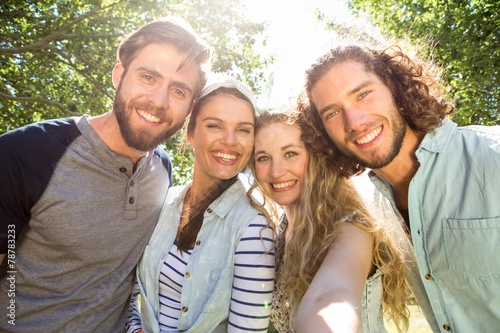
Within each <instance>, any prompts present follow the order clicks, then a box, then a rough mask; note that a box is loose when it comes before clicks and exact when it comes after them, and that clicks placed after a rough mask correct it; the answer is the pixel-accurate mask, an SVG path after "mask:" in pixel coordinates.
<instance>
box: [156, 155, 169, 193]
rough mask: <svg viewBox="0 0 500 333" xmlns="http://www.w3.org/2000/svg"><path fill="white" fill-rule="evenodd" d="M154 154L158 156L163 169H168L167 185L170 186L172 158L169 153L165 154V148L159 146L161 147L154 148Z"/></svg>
mask: <svg viewBox="0 0 500 333" xmlns="http://www.w3.org/2000/svg"><path fill="white" fill-rule="evenodd" d="M155 155H156V156H158V157H159V158H160V159H161V161H162V163H163V166H164V167H165V169H167V171H168V179H169V182H168V183H169V187H171V186H172V182H173V178H172V158H171V157H170V155H169V154H167V152H166V151H165V149H163V148H161V147H157V148H156V149H155Z"/></svg>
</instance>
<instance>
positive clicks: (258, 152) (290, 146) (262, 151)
mask: <svg viewBox="0 0 500 333" xmlns="http://www.w3.org/2000/svg"><path fill="white" fill-rule="evenodd" d="M292 147H298V148H301V146H297V145H294V144H293V143H290V144H288V145H286V146H283V147H281V149H280V150H281V151H283V150H287V149H289V148H292ZM265 153H266V151H265V150H259V151H256V152H255V153H254V154H255V155H258V154H265Z"/></svg>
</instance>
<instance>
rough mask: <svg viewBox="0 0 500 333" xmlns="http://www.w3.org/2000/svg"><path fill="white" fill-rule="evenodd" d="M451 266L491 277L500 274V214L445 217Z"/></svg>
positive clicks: (482, 276) (447, 258) (444, 237)
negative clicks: (456, 217) (462, 217)
mask: <svg viewBox="0 0 500 333" xmlns="http://www.w3.org/2000/svg"><path fill="white" fill-rule="evenodd" d="M443 242H444V245H445V252H446V260H447V262H448V268H450V269H453V270H455V271H457V272H460V273H462V274H465V275H467V276H470V277H475V278H477V279H480V280H483V281H487V280H492V279H497V278H500V260H498V255H499V254H500V217H494V218H488V219H474V220H454V219H443Z"/></svg>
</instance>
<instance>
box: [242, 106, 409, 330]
mask: <svg viewBox="0 0 500 333" xmlns="http://www.w3.org/2000/svg"><path fill="white" fill-rule="evenodd" d="M298 107H302V108H303V107H307V106H305V105H299V106H298ZM299 117H300V114H297V115H296V116H294V113H293V112H291V111H287V112H279V111H278V112H276V111H275V112H268V113H265V114H263V115H262V116H260V117H259V118H258V120H257V124H256V130H255V131H256V132H255V135H256V136H255V148H254V160H253V161H252V163H251V165H252V171H253V173H254V175H255V184H254V185H253V189H254V188H258V189H259V190H260V191H261V192H262V193H263V195H264V205H267V206H269V205H270V206H272V204H273V203H275V204H277V205H278V206H279V207H280V208H281V209H282V210H283V212H284V213H283V214H282V215H281V217H280V224H279V227H278V240H277V247H276V276H275V288H274V294H273V302H272V310H271V322H272V324H273V326H274V328H275V329H276V330H277V331H278V332H280V333H282V332H294V331H297V332H315V333H317V332H361V331H362V330H363V331H365V332H369V331H371V332H385V328H384V322H383V315H382V311H383V307H384V310H385V311H386V312H387V314H388V315H389V316H390V317H391V318H392V319H393V320H394V321H395V323H396V324H397V325H398V327H399V328H400V329H405V328H406V327H407V326H408V316H409V312H408V309H407V307H406V301H407V298H408V295H409V290H408V287H407V283H406V280H405V277H404V262H403V259H402V253H401V252H400V251H399V249H398V248H397V247H396V245H395V243H394V242H393V241H391V239H389V238H388V236H387V234H386V233H385V231H384V230H383V229H382V228H381V227H380V226H379V224H378V223H377V221H375V220H374V219H373V218H372V216H371V215H370V213H369V212H368V210H367V209H366V208H365V206H364V204H363V202H362V200H361V198H360V197H359V195H358V193H357V192H356V190H355V188H354V186H353V184H352V183H351V181H350V180H348V179H347V178H346V177H343V176H341V175H340V173H339V171H338V170H337V168H336V167H335V164H334V162H333V160H332V158H331V157H329V156H331V155H329V154H327V151H326V150H325V149H323V147H322V141H319V140H317V133H316V132H315V130H314V128H312V127H308V126H307V125H306V124H305V123H304V122H303V121H302V120H301V118H299ZM272 215H274V217H277V214H276V212H274V214H272ZM313 308H315V309H316V308H322V309H323V310H322V311H323V312H321V313H320V315H319V316H317V317H314V316H313V315H312V314H311V313H310V312H311V311H309V309H313ZM322 314H324V315H322Z"/></svg>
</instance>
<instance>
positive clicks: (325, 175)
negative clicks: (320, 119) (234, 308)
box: [250, 103, 410, 331]
mask: <svg viewBox="0 0 500 333" xmlns="http://www.w3.org/2000/svg"><path fill="white" fill-rule="evenodd" d="M303 107H307V105H305V104H301V103H299V105H297V106H296V107H294V108H293V109H288V110H285V111H274V112H268V113H265V114H263V115H261V116H260V117H259V119H258V120H257V124H256V130H255V133H256V135H257V133H258V132H259V130H260V129H262V128H264V127H266V126H269V125H271V124H273V123H277V122H283V123H285V124H290V125H293V124H294V125H296V126H299V127H300V129H301V130H302V140H303V141H304V144H305V146H306V149H307V151H308V162H307V171H306V175H305V177H304V185H303V188H302V191H301V196H300V197H299V199H298V201H297V203H296V205H295V220H294V223H293V232H292V233H291V238H290V239H289V240H288V241H287V243H286V247H285V254H284V262H283V268H282V276H281V277H280V278H281V280H282V282H283V285H284V291H285V295H286V296H287V297H288V302H289V303H290V307H291V308H290V318H289V324H290V328H291V329H292V330H293V327H292V323H293V320H292V317H293V315H294V314H295V313H296V309H297V307H298V305H299V303H300V301H301V299H302V297H303V296H304V294H305V292H306V291H307V289H308V287H309V285H310V284H311V281H312V279H313V278H314V276H315V275H316V273H317V271H318V269H319V268H320V266H321V264H322V263H323V260H324V259H325V257H326V254H327V252H328V250H329V249H330V248H331V246H332V244H333V243H334V242H335V241H336V240H337V237H338V236H339V229H340V228H339V227H340V224H341V223H343V222H345V220H346V216H349V215H352V219H351V220H352V223H353V224H354V225H355V226H356V227H358V228H360V229H361V230H364V231H366V232H367V233H369V234H371V235H372V238H373V240H374V241H373V249H372V262H373V264H374V265H375V266H376V267H377V269H379V270H380V272H381V273H382V284H383V287H384V292H383V302H384V311H385V312H386V313H387V314H388V316H389V317H390V318H391V319H392V320H393V321H394V323H395V324H396V326H397V327H398V329H399V330H400V331H401V330H404V329H407V327H408V322H409V310H408V308H407V306H406V303H407V301H408V297H409V293H410V292H409V287H408V284H407V282H406V279H405V275H404V272H405V263H404V254H403V252H402V251H401V250H400V249H399V248H398V246H397V242H395V241H393V240H392V239H391V238H390V237H389V235H388V234H387V232H386V231H385V230H384V229H383V228H382V227H381V225H380V224H379V223H378V222H377V221H376V220H375V219H374V218H373V217H372V215H371V214H370V212H369V211H368V209H367V207H366V205H365V204H364V202H363V201H362V199H361V197H360V195H359V194H358V192H357V191H356V189H355V187H354V185H353V183H352V182H351V180H350V179H348V178H346V177H343V176H342V175H341V173H340V172H339V171H338V170H337V167H336V166H335V164H333V163H332V155H331V154H330V153H328V152H329V151H330V150H328V149H324V147H322V146H323V143H324V141H317V140H319V136H318V135H319V132H318V131H316V129H314V128H313V127H311V126H309V125H308V124H307V123H306V122H304V121H303V119H302V113H301V112H299V113H297V112H295V111H296V109H297V108H303ZM250 169H251V170H252V171H253V174H254V175H255V161H254V159H252V161H251V163H250ZM255 188H259V189H260V191H261V192H262V194H263V197H264V201H263V205H267V207H271V211H272V213H271V216H273V217H274V219H275V221H276V220H277V214H276V211H275V210H273V209H272V207H273V205H272V200H271V199H270V198H269V197H268V196H267V195H266V194H265V193H264V191H263V190H262V187H261V185H260V184H259V182H258V180H257V179H255V182H254V184H253V185H252V188H251V190H253V189H255Z"/></svg>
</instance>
